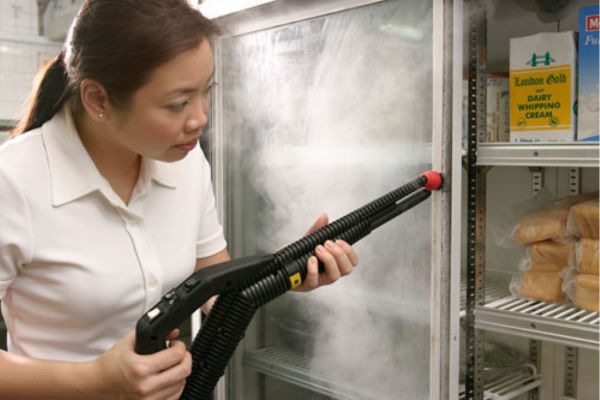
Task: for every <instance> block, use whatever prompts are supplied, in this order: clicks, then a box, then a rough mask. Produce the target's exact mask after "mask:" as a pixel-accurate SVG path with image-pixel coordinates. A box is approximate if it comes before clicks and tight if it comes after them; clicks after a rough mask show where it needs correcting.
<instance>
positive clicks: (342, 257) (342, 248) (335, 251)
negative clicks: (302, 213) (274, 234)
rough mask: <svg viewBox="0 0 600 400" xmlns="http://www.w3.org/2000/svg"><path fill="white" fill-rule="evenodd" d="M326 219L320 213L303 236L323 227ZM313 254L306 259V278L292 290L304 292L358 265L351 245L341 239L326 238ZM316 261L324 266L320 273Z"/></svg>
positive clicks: (348, 272)
mask: <svg viewBox="0 0 600 400" xmlns="http://www.w3.org/2000/svg"><path fill="white" fill-rule="evenodd" d="M328 221H329V218H328V217H327V215H326V214H321V215H320V216H319V218H317V220H316V221H315V222H314V223H313V225H312V226H311V227H310V228H309V229H308V231H307V232H306V233H305V234H304V236H306V235H309V234H311V233H313V232H314V231H316V230H318V229H320V228H322V227H324V226H325V225H327V223H328ZM315 254H316V257H315V256H311V257H310V258H309V259H308V262H307V274H306V279H304V282H303V283H302V285H300V286H298V287H297V288H296V289H294V290H296V291H299V292H306V291H309V290H313V289H316V288H318V287H320V286H324V285H329V284H330V283H333V282H335V281H337V280H338V279H340V278H341V277H342V276H345V275H348V274H350V273H351V272H352V269H353V268H354V267H356V266H357V265H358V256H357V255H356V252H355V251H354V249H353V248H352V246H350V245H349V244H348V243H346V242H345V241H343V240H336V241H332V240H328V241H327V242H325V245H324V246H323V245H318V246H317V247H316V248H315ZM317 258H318V260H317ZM318 261H321V262H322V263H323V265H324V267H325V271H324V272H323V273H321V274H319V267H318Z"/></svg>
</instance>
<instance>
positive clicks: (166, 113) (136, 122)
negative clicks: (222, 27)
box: [116, 40, 214, 161]
mask: <svg viewBox="0 0 600 400" xmlns="http://www.w3.org/2000/svg"><path fill="white" fill-rule="evenodd" d="M213 75H214V61H213V55H212V49H211V47H210V43H209V41H208V40H203V41H202V43H201V44H200V45H199V46H198V47H196V48H195V49H192V50H188V51H186V52H184V53H181V54H179V55H178V56H177V57H175V58H174V59H172V60H171V61H169V62H167V63H165V64H163V65H161V66H160V67H158V68H157V69H155V70H154V71H153V72H152V75H151V77H150V80H149V82H148V83H146V84H145V85H144V86H142V87H141V88H140V89H138V90H137V91H136V92H135V94H134V95H133V98H132V102H131V106H130V108H129V109H128V110H127V112H126V115H125V117H124V119H123V120H122V121H120V123H119V127H118V130H117V132H116V135H117V136H118V140H119V141H120V142H121V144H122V145H124V146H125V147H127V148H128V149H130V150H132V151H133V152H135V153H137V154H141V155H143V156H146V157H149V158H153V159H156V160H161V161H177V160H180V159H182V158H183V157H185V156H186V155H187V153H188V152H189V151H190V150H192V149H194V148H195V147H196V146H197V145H198V140H199V138H200V135H201V133H202V128H204V126H205V125H206V123H207V121H208V112H209V103H210V89H211V86H212V84H213Z"/></svg>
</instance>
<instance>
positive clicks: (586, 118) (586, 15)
mask: <svg viewBox="0 0 600 400" xmlns="http://www.w3.org/2000/svg"><path fill="white" fill-rule="evenodd" d="M598 8H599V7H598V6H597V5H595V6H589V7H582V8H580V9H579V58H578V61H579V62H578V66H577V69H578V100H577V140H578V141H598V133H599V132H598V129H599V128H598V118H599V115H598V114H599V113H598V105H599V103H600V101H599V100H598V26H599V25H600V18H599V12H598Z"/></svg>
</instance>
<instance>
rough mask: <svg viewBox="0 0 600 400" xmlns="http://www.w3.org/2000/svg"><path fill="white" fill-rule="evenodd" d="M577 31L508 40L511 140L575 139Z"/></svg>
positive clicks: (528, 141) (547, 140) (519, 141)
mask: <svg viewBox="0 0 600 400" xmlns="http://www.w3.org/2000/svg"><path fill="white" fill-rule="evenodd" d="M576 57H577V49H576V46H575V33H574V32H572V31H568V32H558V33H538V34H536V35H532V36H526V37H521V38H513V39H511V40H510V76H509V78H510V140H511V142H517V143H538V142H572V141H574V140H575V126H576V122H577V121H576V117H575V100H576V95H575V88H576V77H575V72H576V61H577V59H576Z"/></svg>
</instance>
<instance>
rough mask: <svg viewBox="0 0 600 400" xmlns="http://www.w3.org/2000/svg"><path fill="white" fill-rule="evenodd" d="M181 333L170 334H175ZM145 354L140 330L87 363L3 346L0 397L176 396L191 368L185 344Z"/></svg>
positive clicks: (156, 399) (151, 399)
mask: <svg viewBox="0 0 600 400" xmlns="http://www.w3.org/2000/svg"><path fill="white" fill-rule="evenodd" d="M177 334H178V332H177V331H174V332H172V333H171V335H169V337H170V338H171V339H175V337H176V336H177ZM171 343H172V345H171V347H169V348H168V349H165V350H163V351H160V352H158V353H155V354H152V355H147V356H141V355H138V354H136V353H135V351H134V344H135V332H131V333H129V334H128V335H127V336H125V337H124V338H123V339H121V340H119V341H118V342H117V343H116V344H115V345H114V346H113V347H112V348H111V349H109V350H108V351H106V352H105V353H103V354H102V355H101V356H100V357H98V358H96V359H94V360H92V361H85V362H63V361H50V360H38V359H33V358H29V357H24V356H20V355H15V354H11V353H8V352H6V351H0V399H11V400H20V399H43V400H51V399H57V400H58V399H60V400H71V399H86V400H87V399H89V400H96V399H97V400H101V399H102V400H104V399H106V400H109V399H110V400H115V399H134V400H138V399H139V400H141V399H145V400H175V399H177V398H179V396H180V395H181V393H182V391H183V388H184V385H185V379H186V378H187V376H188V375H189V374H190V373H191V368H192V359H191V355H190V353H188V352H187V350H186V347H185V344H184V343H183V342H181V341H178V340H175V341H172V342H171Z"/></svg>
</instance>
